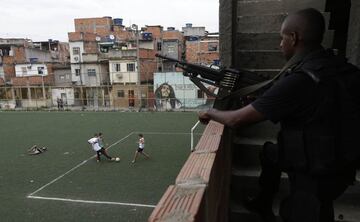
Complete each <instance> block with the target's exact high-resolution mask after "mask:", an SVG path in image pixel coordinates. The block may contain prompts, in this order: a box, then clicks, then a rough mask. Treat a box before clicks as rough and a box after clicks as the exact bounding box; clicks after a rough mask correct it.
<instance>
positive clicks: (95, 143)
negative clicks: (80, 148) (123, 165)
mask: <svg viewBox="0 0 360 222" xmlns="http://www.w3.org/2000/svg"><path fill="white" fill-rule="evenodd" d="M99 135H100V136H102V133H99V134H97V133H95V135H94V137H93V138H91V139H89V140H88V143H89V144H91V146H92V148H93V150H94V151H95V152H96V162H100V155H101V154H102V155H104V156H105V157H106V158H107V159H108V160H115V158H112V157H111V156H109V155H108V154H107V153H106V150H105V148H104V147H102V145H101V144H100V143H102V142H103V141H102V138H100V137H99Z"/></svg>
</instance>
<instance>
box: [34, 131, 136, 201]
mask: <svg viewBox="0 0 360 222" xmlns="http://www.w3.org/2000/svg"><path fill="white" fill-rule="evenodd" d="M133 133H134V132H131V133H129V134H128V135H127V136H125V137H123V138H121V139H120V140H118V141H116V142H115V143H113V144H111V145H110V146H109V147H108V148H107V149H109V148H110V147H112V146H115V145H116V144H118V143H120V142H121V141H123V140H125V139H126V138H128V137H129V136H131V135H132V134H133ZM95 156H96V155H94V156H91V157H90V158H88V159H86V160H84V161H82V162H81V163H79V164H78V165H76V166H75V167H73V168H71V169H70V170H68V171H67V172H65V173H63V174H61V175H60V176H58V177H56V178H55V179H53V180H52V181H50V182H49V183H47V184H45V185H44V186H42V187H40V188H39V189H37V190H35V191H34V192H32V193H31V194H29V195H28V196H27V197H28V198H34V197H35V196H34V195H35V194H36V193H38V192H40V191H41V190H43V189H44V188H46V187H48V186H50V185H51V184H53V183H55V182H56V181H58V180H59V179H61V178H63V177H64V176H66V175H68V174H69V173H71V172H73V171H74V170H76V169H77V168H79V167H81V166H82V165H84V164H85V163H87V162H88V161H89V160H91V159H93V158H94V157H95Z"/></svg>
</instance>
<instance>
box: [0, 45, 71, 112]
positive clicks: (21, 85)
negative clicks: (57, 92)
mask: <svg viewBox="0 0 360 222" xmlns="http://www.w3.org/2000/svg"><path fill="white" fill-rule="evenodd" d="M67 49H68V45H67V43H61V42H59V41H53V40H51V39H49V40H48V41H44V42H32V41H31V40H29V39H0V57H1V65H0V67H1V68H0V69H1V70H2V71H1V73H2V75H0V78H1V79H2V80H1V81H0V82H1V83H2V84H3V87H2V88H1V89H0V100H1V101H2V103H6V105H7V106H8V107H34V106H35V107H39V106H50V105H51V101H50V100H49V98H50V86H52V85H54V74H53V70H52V67H53V65H55V64H60V63H66V61H67V59H68V51H67Z"/></svg>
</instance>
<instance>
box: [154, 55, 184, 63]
mask: <svg viewBox="0 0 360 222" xmlns="http://www.w3.org/2000/svg"><path fill="white" fill-rule="evenodd" d="M155 56H156V57H159V58H162V59H166V60H169V61H172V62H178V63H181V62H180V61H179V60H177V59H174V58H170V57H167V56H164V55H161V54H159V53H156V54H155Z"/></svg>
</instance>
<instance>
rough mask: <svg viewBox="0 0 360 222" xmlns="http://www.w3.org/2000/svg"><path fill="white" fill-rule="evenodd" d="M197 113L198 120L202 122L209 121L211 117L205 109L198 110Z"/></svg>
mask: <svg viewBox="0 0 360 222" xmlns="http://www.w3.org/2000/svg"><path fill="white" fill-rule="evenodd" d="M198 115H199V121H200V122H201V123H202V124H208V123H209V121H210V120H211V117H210V116H209V114H208V113H207V111H200V112H198Z"/></svg>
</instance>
